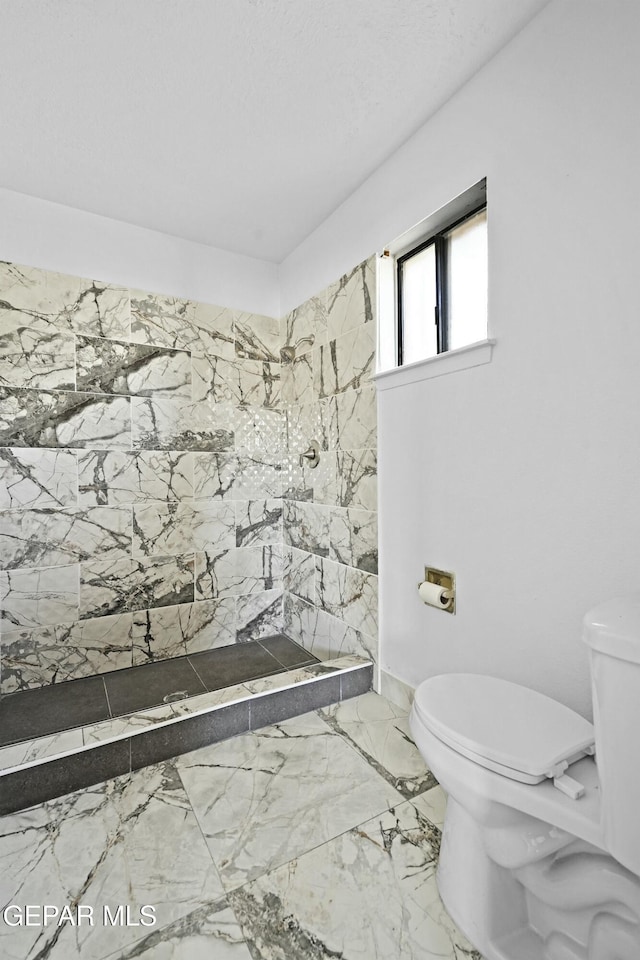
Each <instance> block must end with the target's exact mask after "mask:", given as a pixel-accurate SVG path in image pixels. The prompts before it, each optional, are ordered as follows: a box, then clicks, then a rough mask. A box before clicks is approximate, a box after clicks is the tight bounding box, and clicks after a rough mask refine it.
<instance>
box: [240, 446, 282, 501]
mask: <svg viewBox="0 0 640 960" xmlns="http://www.w3.org/2000/svg"><path fill="white" fill-rule="evenodd" d="M276 457H277V455H276V454H274V455H269V454H264V455H260V454H259V453H255V454H254V455H253V456H248V455H246V454H245V455H243V456H240V457H239V458H238V460H239V462H238V480H237V483H236V497H235V499H236V500H259V499H260V498H261V497H268V498H269V499H275V498H276V497H280V496H281V494H282V465H281V463H280V460H279V459H276Z"/></svg>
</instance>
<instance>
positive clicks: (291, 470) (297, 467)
mask: <svg viewBox="0 0 640 960" xmlns="http://www.w3.org/2000/svg"><path fill="white" fill-rule="evenodd" d="M305 463H306V461H305ZM322 464H323V467H324V464H325V461H324V458H323V460H322ZM317 469H319V468H316V470H317ZM315 475H316V474H315V471H312V470H310V469H309V467H308V466H303V465H301V464H300V457H299V455H298V454H286V455H285V456H283V458H282V497H283V499H285V500H304V501H309V500H313V498H314V483H313V480H314V477H315Z"/></svg>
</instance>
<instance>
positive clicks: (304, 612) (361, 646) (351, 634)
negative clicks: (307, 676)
mask: <svg viewBox="0 0 640 960" xmlns="http://www.w3.org/2000/svg"><path fill="white" fill-rule="evenodd" d="M283 632H284V633H286V634H287V636H288V637H291V639H292V640H295V641H296V643H299V644H300V646H301V647H304V649H305V650H308V651H309V653H312V654H313V656H314V657H318V658H319V659H320V660H334V659H335V658H337V657H344V656H347V655H349V654H354V655H357V656H360V657H364V658H365V659H367V660H373V662H374V663H376V662H377V660H378V642H377V639H376V637H371V636H368V635H367V634H365V633H363V632H362V631H361V630H357V629H356V628H355V627H351V626H349V624H348V623H345V622H344V620H341V619H340V618H338V617H334V616H332V615H331V614H329V613H327V612H326V611H325V610H321V609H320V608H319V607H316V606H315V605H313V604H311V603H307V602H305V600H303V599H301V598H300V597H298V596H295V595H293V594H292V593H288V594H287V595H286V596H285V602H284V628H283Z"/></svg>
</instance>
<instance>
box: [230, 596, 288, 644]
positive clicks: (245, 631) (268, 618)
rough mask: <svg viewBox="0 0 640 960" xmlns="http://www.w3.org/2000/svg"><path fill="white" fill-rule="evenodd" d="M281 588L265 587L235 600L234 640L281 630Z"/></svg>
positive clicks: (254, 637)
mask: <svg viewBox="0 0 640 960" xmlns="http://www.w3.org/2000/svg"><path fill="white" fill-rule="evenodd" d="M282 600H283V597H282V589H281V586H278V587H277V588H276V589H268V588H265V590H263V591H262V592H260V593H255V594H253V596H242V597H238V598H237V600H236V641H237V642H238V643H245V642H246V641H247V640H259V639H260V638H261V637H270V636H273V634H274V633H281V632H282Z"/></svg>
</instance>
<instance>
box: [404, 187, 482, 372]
mask: <svg viewBox="0 0 640 960" xmlns="http://www.w3.org/2000/svg"><path fill="white" fill-rule="evenodd" d="M486 209H487V202H486V200H485V201H484V202H483V203H481V204H479V205H478V206H476V207H474V208H473V209H472V210H468V211H466V212H465V213H464V215H463V216H460V217H458V218H457V219H455V220H451V221H450V222H448V223H446V224H445V225H444V226H441V227H439V228H438V230H436V231H434V232H433V233H431V234H430V235H429V236H427V237H425V238H424V239H423V240H421V241H420V243H418V244H416V246H414V247H411V249H410V250H407V252H406V253H403V254H402V256H399V257H397V258H396V290H397V304H396V335H397V364H398V366H399V367H401V366H403V364H404V360H403V331H404V326H403V319H404V318H403V315H402V267H403V266H404V264H405V263H406V262H407V260H410V259H411V258H412V257H415V256H416V255H417V254H419V253H422V251H423V250H426V249H427V247H431V246H434V247H435V264H436V305H435V308H434V314H435V317H434V323H435V324H436V327H437V330H436V339H437V353H436V356H440V354H442V353H447V351H448V349H449V320H450V317H449V257H448V253H447V250H448V245H447V240H448V236H449V234H450V233H451V232H452V231H453V230H455V229H456V227H459V226H461V225H462V224H463V223H465V222H466V221H467V220H471V219H472V217H475V216H476V215H477V214H479V213H481V212H482V211H483V210H486ZM425 319H426V318H425ZM427 322H428V321H427Z"/></svg>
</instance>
